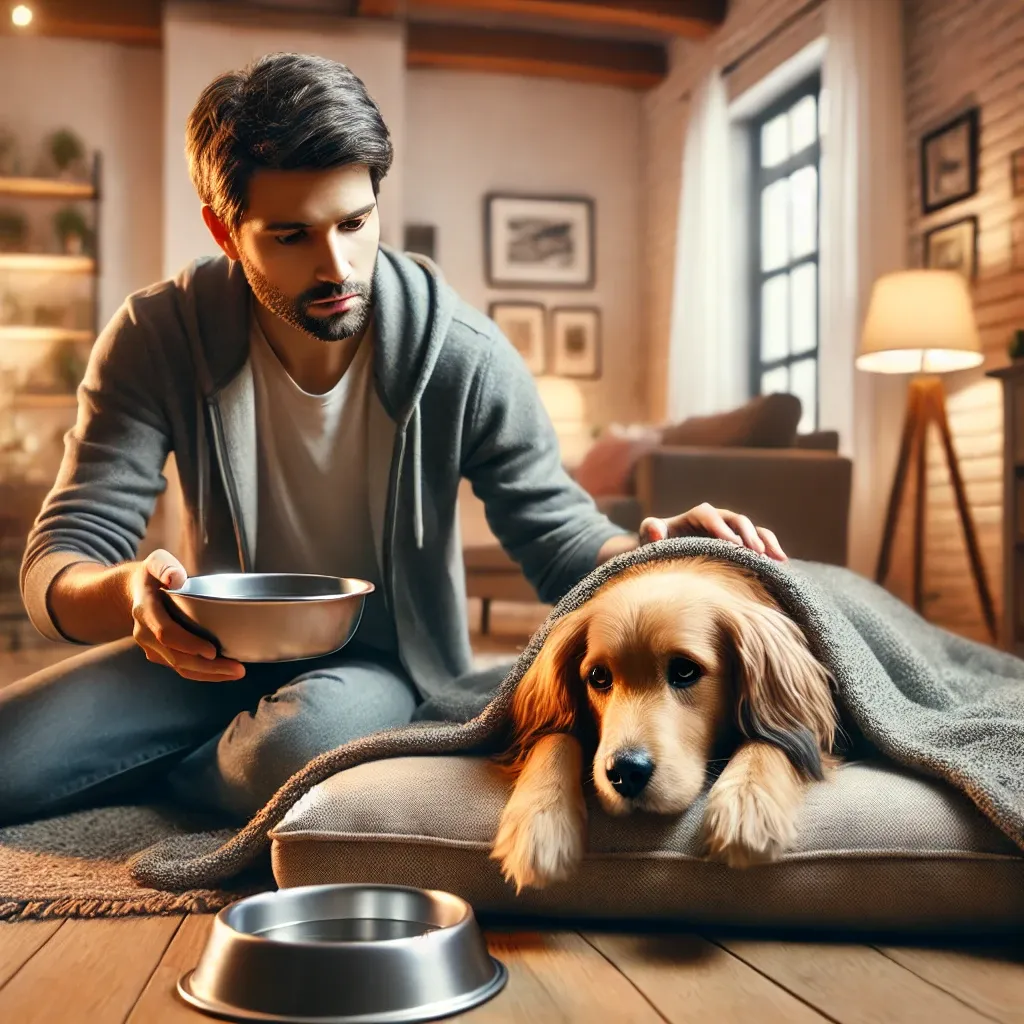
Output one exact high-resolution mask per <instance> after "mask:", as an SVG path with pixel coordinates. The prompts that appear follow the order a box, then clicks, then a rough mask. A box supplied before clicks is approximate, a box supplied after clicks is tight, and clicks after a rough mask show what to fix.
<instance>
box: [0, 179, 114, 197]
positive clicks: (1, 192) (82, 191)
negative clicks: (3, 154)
mask: <svg viewBox="0 0 1024 1024" xmlns="http://www.w3.org/2000/svg"><path fill="white" fill-rule="evenodd" d="M0 196H28V197H32V198H35V199H95V198H96V187H95V185H93V183H92V182H91V181H60V180H59V179H57V178H3V177H0Z"/></svg>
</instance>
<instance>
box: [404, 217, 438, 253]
mask: <svg viewBox="0 0 1024 1024" xmlns="http://www.w3.org/2000/svg"><path fill="white" fill-rule="evenodd" d="M402 247H403V248H404V249H405V251H406V252H415V253H419V254H420V255H421V256H426V257H427V259H429V260H436V259H437V229H436V228H435V227H434V225H433V224H406V225H405V238H404V239H403V246H402Z"/></svg>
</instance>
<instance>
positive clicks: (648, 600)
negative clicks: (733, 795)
mask: <svg viewBox="0 0 1024 1024" xmlns="http://www.w3.org/2000/svg"><path fill="white" fill-rule="evenodd" d="M721 600H722V593H721V588H720V587H719V586H718V584H717V580H716V579H715V578H714V577H709V576H701V575H695V576H692V578H684V579H680V573H678V572H654V573H644V574H642V575H634V576H631V577H629V578H626V579H624V580H623V581H622V582H621V583H620V584H618V585H617V586H614V587H610V588H609V589H608V590H607V591H606V592H602V593H599V594H598V595H597V596H596V597H595V598H594V600H593V601H592V602H591V607H590V609H589V616H588V619H589V621H588V622H587V628H586V636H585V640H584V645H583V656H582V659H581V660H580V663H579V678H580V684H581V692H582V693H585V694H586V702H587V706H588V708H589V710H590V713H591V715H592V717H593V720H594V723H595V725H596V727H597V728H596V732H597V736H598V745H597V751H596V753H595V756H594V765H593V768H594V785H595V787H596V789H597V793H598V795H599V797H600V799H601V802H602V804H603V805H604V807H605V809H606V810H608V811H610V812H611V813H614V814H622V813H626V812H628V811H630V810H633V809H634V808H636V809H643V810H647V811H656V812H661V813H677V812H679V811H682V810H685V809H686V808H687V807H689V806H690V804H691V803H692V802H693V801H694V800H695V799H696V797H697V795H698V794H699V793H700V791H701V790H702V789H703V787H704V781H705V771H706V767H707V763H708V761H709V760H710V759H711V756H712V753H713V751H714V749H715V747H716V746H717V745H718V744H719V742H720V741H721V740H722V738H723V733H724V732H725V731H726V729H727V727H728V723H729V709H730V707H731V705H732V703H733V699H732V697H733V695H732V684H731V680H730V679H729V675H728V668H729V666H728V659H727V656H726V650H725V648H724V645H723V644H722V636H721V630H720V627H719V616H718V615H716V613H715V609H716V605H717V603H718V602H720V601H721Z"/></svg>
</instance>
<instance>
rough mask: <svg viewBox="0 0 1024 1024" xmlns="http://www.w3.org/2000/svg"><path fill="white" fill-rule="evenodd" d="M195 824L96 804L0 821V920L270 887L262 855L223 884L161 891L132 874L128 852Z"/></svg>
mask: <svg viewBox="0 0 1024 1024" xmlns="http://www.w3.org/2000/svg"><path fill="white" fill-rule="evenodd" d="M202 826H203V823H202V822H201V821H200V820H199V819H197V818H195V817H189V816H187V815H185V814H183V813H182V812H180V811H178V810H172V809H169V808H161V807H102V808H99V809H96V810H90V811H79V812H77V813H74V814H67V815H63V816H61V817H56V818H47V819H44V820H42V821H33V822H30V823H27V824H24V825H13V826H9V827H7V828H3V829H0V921H27V920H32V919H41V918H55V917H125V916H130V915H139V914H187V913H206V912H213V911H216V910H219V909H220V908H221V907H224V906H227V904H229V903H232V902H233V901H235V900H237V899H240V898H241V897H243V896H248V895H250V894H251V893H253V892H260V891H262V890H265V889H272V888H274V887H275V886H274V879H273V876H272V875H271V873H270V860H269V857H268V858H266V859H265V860H263V859H261V861H260V863H259V864H255V865H253V868H252V869H251V870H249V871H247V872H246V874H245V877H244V878H242V877H239V878H234V879H232V880H231V883H230V885H226V886H225V887H224V888H209V889H189V890H186V891H184V892H163V891H161V890H159V889H150V888H146V887H144V886H140V885H139V883H138V882H136V881H133V879H132V878H131V877H130V875H129V873H128V859H129V858H130V857H131V856H132V855H134V854H137V853H138V852H139V851H141V850H144V849H146V847H148V846H150V845H152V844H153V843H155V842H157V841H159V840H164V839H170V838H172V837H174V836H177V835H197V831H196V830H197V828H199V829H200V830H202ZM199 834H205V835H207V836H209V837H210V838H211V839H212V838H213V837H215V836H219V837H221V839H222V841H223V840H224V839H227V838H228V837H229V836H231V835H232V834H233V833H232V831H231V830H228V831H226V832H224V833H219V832H217V831H215V830H211V831H208V832H206V833H202V832H201V831H200V833H199Z"/></svg>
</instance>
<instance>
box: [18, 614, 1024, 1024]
mask: <svg viewBox="0 0 1024 1024" xmlns="http://www.w3.org/2000/svg"><path fill="white" fill-rule="evenodd" d="M542 611H543V610H539V611H538V610H537V609H532V610H526V609H524V610H523V611H522V612H521V613H519V614H520V616H521V617H522V616H525V618H523V619H522V621H518V620H516V618H515V614H514V613H510V615H511V617H510V618H509V619H508V621H506V622H502V621H501V618H500V617H499V618H498V619H497V620H496V621H495V624H494V628H495V633H496V635H495V636H493V637H490V638H479V637H477V638H474V648H475V649H476V650H477V652H478V653H479V654H481V655H482V656H484V657H485V658H498V657H500V656H501V655H502V654H503V653H510V654H514V653H515V651H516V650H517V649H519V648H521V646H522V643H523V642H524V639H525V636H528V635H529V632H530V630H532V629H533V628H534V626H535V625H536V624H537V623H538V622H539V621H540V618H541V617H542ZM517 625H518V626H520V627H522V626H524V625H525V626H526V628H525V629H522V628H520V629H519V630H517V629H516V628H515V627H516V626H517ZM74 651H75V648H69V647H67V646H60V647H47V648H45V649H41V650H36V651H34V652H28V651H26V652H24V653H22V654H19V655H17V656H14V655H10V654H9V655H7V656H6V657H0V685H3V684H4V683H6V682H10V681H13V680H14V679H17V678H20V677H21V676H22V675H25V674H27V673H28V672H30V671H34V670H35V669H36V668H39V667H42V665H43V664H46V663H49V662H52V661H54V660H56V659H58V658H59V657H62V656H64V655H66V654H68V653H74ZM211 921H212V917H211V916H209V915H203V916H190V917H149V918H125V919H98V920H66V921H48V922H26V923H23V924H0V1022H3V1024H8V1022H9V1024H35V1022H39V1024H71V1022H74V1024H78V1022H82V1024H107V1022H111V1024H113V1022H130V1024H172V1022H179V1021H180V1022H185V1021H192V1022H199V1021H203V1020H208V1019H209V1018H206V1017H204V1016H202V1015H201V1014H199V1013H197V1012H196V1011H194V1010H192V1009H191V1008H190V1007H188V1006H187V1005H185V1004H184V1003H183V1002H181V1001H180V1000H179V998H178V996H177V995H176V993H175V984H176V983H177V980H178V978H179V976H180V975H181V974H182V973H184V972H185V971H186V970H189V969H191V968H192V967H193V966H194V965H195V963H196V961H197V959H198V957H199V954H200V952H201V950H202V948H203V944H204V942H205V940H206V936H207V933H208V931H209V928H210V923H211ZM487 939H488V943H489V945H490V947H491V951H492V953H493V954H494V955H495V956H496V957H498V958H499V959H500V960H502V961H503V962H504V963H505V965H506V966H507V967H508V970H509V982H508V985H507V986H506V988H505V990H504V991H503V992H502V993H501V994H500V995H499V996H497V997H496V998H495V999H493V1000H492V1001H491V1002H489V1003H487V1004H485V1005H484V1006H481V1007H479V1008H478V1009H476V1010H474V1011H473V1012H471V1013H467V1014H464V1015H462V1016H461V1017H459V1018H455V1019H458V1020H464V1021H471V1022H473V1024H499V1022H500V1024H506V1022H508V1024H511V1022H529V1024H548V1022H555V1021H581V1022H587V1024H591V1022H593V1024H600V1022H617V1021H624V1022H637V1024H645V1022H658V1021H670V1022H683V1021H686V1022H690V1021H700V1022H706V1024H731V1022H741V1021H742V1022H745V1021H751V1022H756V1024H788V1022H793V1024H811V1022H815V1021H832V1022H835V1024H888V1022H892V1024H904V1022H905V1024H947V1022H948V1024H960V1022H963V1024H967V1022H984V1021H998V1022H1003V1024H1024V947H1022V946H1017V947H1015V948H1007V947H1003V948H1000V949H990V950H986V951H982V950H979V949H977V948H974V949H966V948H964V949H960V950H955V949H949V948H947V949H940V948H913V947H907V946H903V947H891V946H869V945H863V944H840V943H808V942H794V941H784V942H782V941H779V942H773V941H751V940H749V939H744V940H742V941H740V940H736V939H722V938H717V939H716V938H715V937H710V936H709V937H706V938H705V937H700V936H697V935H685V934H679V935H664V934H661V935H647V936H643V935H624V934H613V933H607V932H605V933H600V932H590V931H583V932H580V931H574V930H557V929H552V930H544V931H523V930H518V931H516V930H495V931H488V932H487Z"/></svg>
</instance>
